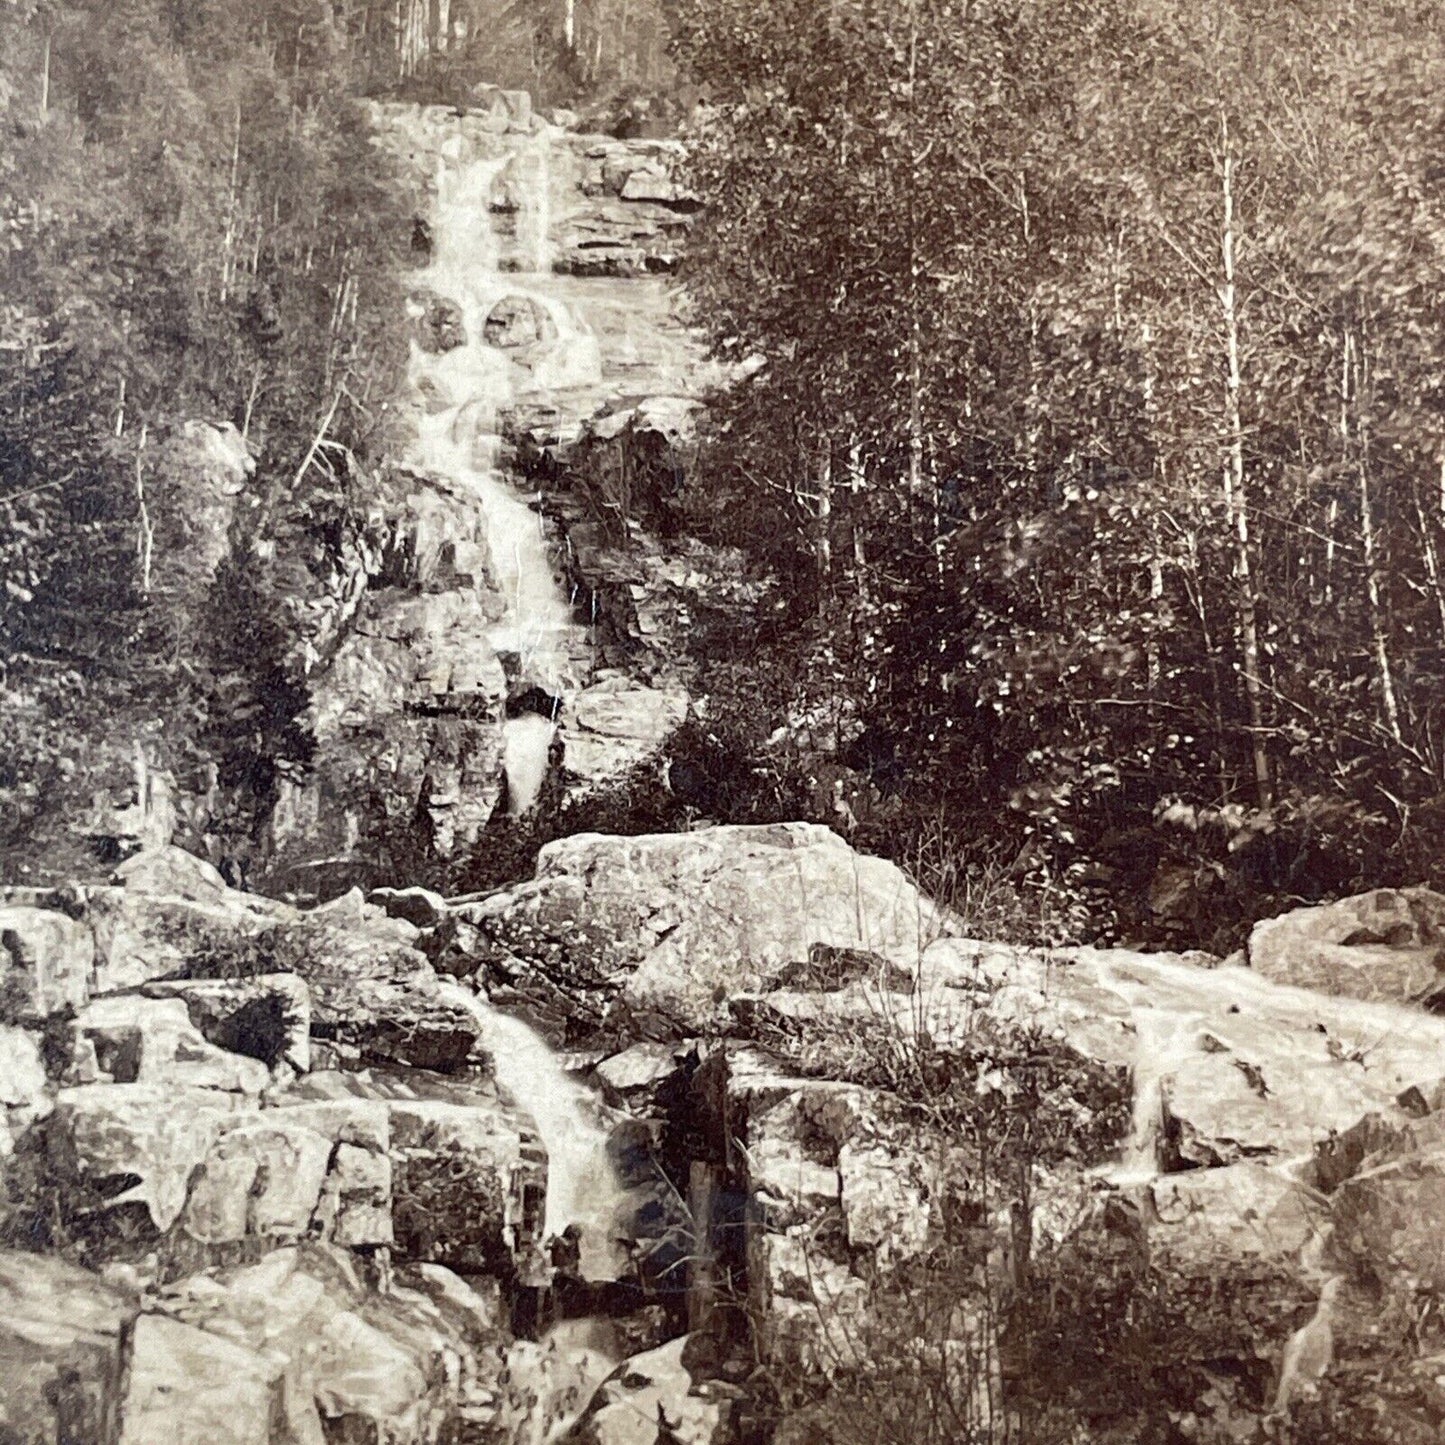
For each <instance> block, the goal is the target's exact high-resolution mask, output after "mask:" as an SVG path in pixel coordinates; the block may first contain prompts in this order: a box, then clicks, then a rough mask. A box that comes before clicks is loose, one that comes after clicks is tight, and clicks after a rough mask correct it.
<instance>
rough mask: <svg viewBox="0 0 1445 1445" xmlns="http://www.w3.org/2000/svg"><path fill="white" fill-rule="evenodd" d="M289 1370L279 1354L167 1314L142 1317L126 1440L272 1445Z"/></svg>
mask: <svg viewBox="0 0 1445 1445" xmlns="http://www.w3.org/2000/svg"><path fill="white" fill-rule="evenodd" d="M281 1375H282V1367H281V1365H280V1362H279V1361H277V1360H276V1358H275V1357H274V1356H270V1357H268V1356H267V1355H264V1354H261V1353H260V1352H258V1351H256V1350H252V1349H248V1348H247V1347H246V1346H244V1345H240V1344H236V1343H234V1342H233V1341H231V1340H227V1339H223V1338H222V1337H221V1336H220V1335H216V1334H211V1333H210V1332H208V1331H206V1330H198V1329H195V1328H194V1327H193V1326H191V1325H187V1324H182V1323H181V1322H180V1321H179V1320H173V1319H167V1318H166V1317H165V1316H164V1315H156V1314H146V1315H142V1316H141V1317H140V1318H139V1319H138V1320H137V1321H136V1324H135V1333H134V1337H133V1339H132V1342H131V1351H130V1370H129V1372H128V1375H127V1379H126V1389H125V1398H124V1401H123V1403H122V1407H121V1418H122V1428H121V1434H120V1445H155V1442H159V1441H161V1440H164V1441H166V1442H167V1445H270V1442H271V1441H272V1440H273V1439H274V1438H275V1437H274V1436H273V1435H272V1433H271V1421H272V1416H273V1414H274V1413H275V1408H276V1407H277V1406H279V1404H280V1399H279V1397H280V1394H281Z"/></svg>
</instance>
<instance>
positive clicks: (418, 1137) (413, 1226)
mask: <svg viewBox="0 0 1445 1445" xmlns="http://www.w3.org/2000/svg"><path fill="white" fill-rule="evenodd" d="M275 1102H276V1104H277V1106H278V1107H277V1108H276V1110H275V1111H268V1114H267V1117H268V1118H269V1117H275V1118H286V1117H292V1116H294V1117H295V1118H296V1119H297V1120H298V1121H299V1122H301V1123H303V1124H305V1125H306V1126H307V1127H309V1128H312V1129H315V1130H317V1131H318V1132H321V1133H323V1134H325V1135H326V1136H327V1137H328V1138H331V1139H333V1140H335V1141H336V1143H337V1146H338V1147H337V1148H336V1150H335V1153H334V1155H333V1159H332V1164H331V1174H330V1176H328V1184H327V1187H326V1189H324V1190H323V1193H322V1198H321V1207H320V1210H319V1211H318V1216H317V1218H318V1220H325V1219H326V1218H327V1217H328V1209H329V1206H328V1199H329V1198H330V1197H331V1190H332V1181H334V1182H335V1185H336V1189H337V1193H336V1198H337V1201H338V1205H339V1206H340V1214H339V1217H338V1219H337V1222H336V1224H335V1226H334V1227H332V1233H331V1237H333V1238H334V1239H336V1240H337V1242H338V1243H343V1244H350V1243H363V1242H364V1243H374V1242H379V1241H380V1240H381V1236H382V1234H383V1232H386V1231H390V1233H389V1235H388V1238H391V1239H394V1242H395V1244H396V1249H397V1253H398V1255H399V1256H400V1257H402V1258H405V1259H410V1260H415V1261H420V1262H423V1263H436V1264H443V1265H447V1266H449V1267H453V1268H457V1269H461V1270H464V1271H466V1272H468V1273H497V1274H501V1275H506V1276H511V1275H514V1274H520V1275H522V1276H524V1277H527V1278H531V1277H532V1276H533V1274H534V1273H535V1271H536V1267H537V1264H538V1260H539V1246H540V1244H541V1237H542V1224H543V1215H544V1209H545V1202H546V1193H547V1156H546V1152H545V1150H544V1149H543V1148H542V1146H541V1144H540V1143H539V1141H538V1139H537V1135H536V1130H535V1127H534V1126H533V1125H532V1124H531V1121H530V1120H528V1119H527V1118H526V1117H525V1116H524V1115H522V1114H521V1113H520V1112H519V1111H518V1110H517V1109H515V1108H514V1107H512V1106H510V1105H506V1104H504V1103H502V1102H501V1100H500V1099H498V1098H497V1096H496V1094H495V1093H493V1092H489V1091H487V1090H485V1089H483V1088H482V1087H480V1086H479V1085H477V1084H475V1083H471V1082H467V1081H465V1080H459V1079H446V1078H438V1077H436V1076H431V1075H426V1074H420V1073H417V1074H411V1073H405V1072H401V1071H398V1072H395V1073H385V1072H380V1071H378V1072H375V1073H372V1072H364V1073H344V1074H343V1073H326V1074H312V1075H310V1076H309V1077H308V1078H306V1079H303V1080H299V1081H297V1083H296V1084H295V1085H294V1087H293V1088H292V1089H291V1090H289V1091H288V1092H287V1093H285V1094H282V1095H278V1096H277V1098H276V1100H275ZM374 1111H380V1113H379V1114H378V1113H376V1112H374ZM379 1123H380V1132H378V1124H379ZM383 1148H384V1150H385V1170H384V1171H383V1170H382V1169H381V1167H380V1160H379V1159H378V1158H377V1153H378V1151H379V1150H381V1149H383ZM363 1153H364V1154H365V1156H366V1157H362V1155H363ZM343 1171H345V1172H343ZM368 1230H369V1231H370V1233H371V1237H370V1238H367V1239H365V1240H363V1239H361V1238H359V1237H358V1236H359V1235H360V1234H361V1233H362V1232H363V1231H368Z"/></svg>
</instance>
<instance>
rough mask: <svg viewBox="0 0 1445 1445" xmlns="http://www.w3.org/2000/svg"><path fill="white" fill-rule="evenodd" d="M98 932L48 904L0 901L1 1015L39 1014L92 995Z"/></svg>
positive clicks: (18, 1017)
mask: <svg viewBox="0 0 1445 1445" xmlns="http://www.w3.org/2000/svg"><path fill="white" fill-rule="evenodd" d="M94 968H95V938H94V935H93V934H92V933H91V931H90V930H89V929H88V928H86V927H85V926H84V924H81V923H77V922H76V921H75V920H74V919H73V918H70V917H68V916H67V915H66V914H64V913H59V912H56V911H54V910H52V909H48V908H29V907H0V1021H3V1022H9V1023H16V1022H19V1021H20V1020H22V1019H32V1020H39V1019H43V1018H46V1017H47V1016H48V1015H50V1014H53V1013H58V1012H59V1011H61V1010H62V1009H65V1008H79V1007H80V1006H81V1005H82V1004H84V1003H85V1001H86V999H87V998H89V997H90V988H91V983H92V978H93V973H94Z"/></svg>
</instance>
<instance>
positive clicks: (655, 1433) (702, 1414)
mask: <svg viewBox="0 0 1445 1445" xmlns="http://www.w3.org/2000/svg"><path fill="white" fill-rule="evenodd" d="M687 1348H688V1339H687V1337H686V1336H683V1337H682V1338H680V1339H676V1340H671V1341H669V1342H668V1343H667V1344H665V1345H662V1346H660V1347H659V1348H657V1349H655V1350H649V1351H647V1352H646V1353H645V1354H641V1355H634V1356H633V1357H632V1358H631V1359H629V1360H625V1361H624V1362H623V1363H622V1364H621V1365H619V1366H618V1367H617V1369H616V1370H614V1371H613V1373H612V1374H611V1375H610V1376H609V1377H608V1378H607V1379H606V1380H604V1381H603V1382H602V1384H601V1385H600V1386H599V1387H598V1389H597V1393H596V1394H595V1395H594V1396H593V1397H592V1402H591V1404H590V1405H588V1407H587V1409H586V1410H585V1411H584V1412H583V1415H582V1418H581V1419H580V1420H579V1421H578V1422H577V1424H576V1425H574V1426H573V1427H572V1429H571V1430H569V1431H568V1432H567V1434H566V1435H565V1436H563V1439H565V1440H567V1441H568V1442H573V1445H721V1442H723V1441H724V1440H726V1439H729V1438H730V1432H729V1431H728V1429H727V1424H728V1415H729V1410H728V1404H727V1402H726V1401H725V1400H722V1399H718V1398H717V1397H716V1393H715V1392H712V1391H709V1389H708V1387H707V1385H705V1384H699V1383H698V1382H696V1381H695V1380H694V1379H693V1376H692V1372H691V1371H690V1370H689V1369H688V1366H687V1363H686V1353H687Z"/></svg>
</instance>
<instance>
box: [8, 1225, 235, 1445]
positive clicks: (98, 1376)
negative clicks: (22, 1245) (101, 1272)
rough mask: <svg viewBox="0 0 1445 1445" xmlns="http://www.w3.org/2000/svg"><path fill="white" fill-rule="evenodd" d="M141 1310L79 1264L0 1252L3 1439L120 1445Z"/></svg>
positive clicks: (47, 1444)
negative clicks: (122, 1406) (122, 1399)
mask: <svg viewBox="0 0 1445 1445" xmlns="http://www.w3.org/2000/svg"><path fill="white" fill-rule="evenodd" d="M136 1309H137V1305H136V1302H135V1300H134V1299H133V1298H132V1297H131V1296H130V1295H129V1294H128V1293H127V1292H125V1291H123V1290H121V1289H117V1288H113V1287H111V1286H110V1285H107V1284H105V1283H103V1282H102V1281H101V1280H100V1279H98V1278H97V1277H96V1276H95V1275H93V1274H90V1273H88V1272H87V1271H85V1270H82V1269H77V1268H75V1267H74V1266H73V1265H69V1264H64V1263H62V1262H61V1261H60V1260H58V1259H45V1258H42V1257H41V1256H39V1255H34V1254H19V1253H13V1252H10V1251H6V1252H3V1253H0V1438H3V1439H5V1440H6V1441H13V1442H15V1445H56V1442H59V1441H73V1442H75V1445H91V1442H95V1445H109V1442H112V1441H114V1440H115V1438H116V1433H117V1424H118V1415H119V1411H118V1401H119V1395H120V1388H121V1381H122V1378H123V1375H124V1371H125V1364H126V1360H125V1341H126V1334H127V1331H128V1329H129V1325H130V1322H131V1320H132V1319H133V1318H134V1316H135V1313H136ZM170 1438H171V1437H169V1436H152V1437H151V1439H152V1440H160V1439H167V1440H169V1439H170ZM218 1438H221V1437H218Z"/></svg>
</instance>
